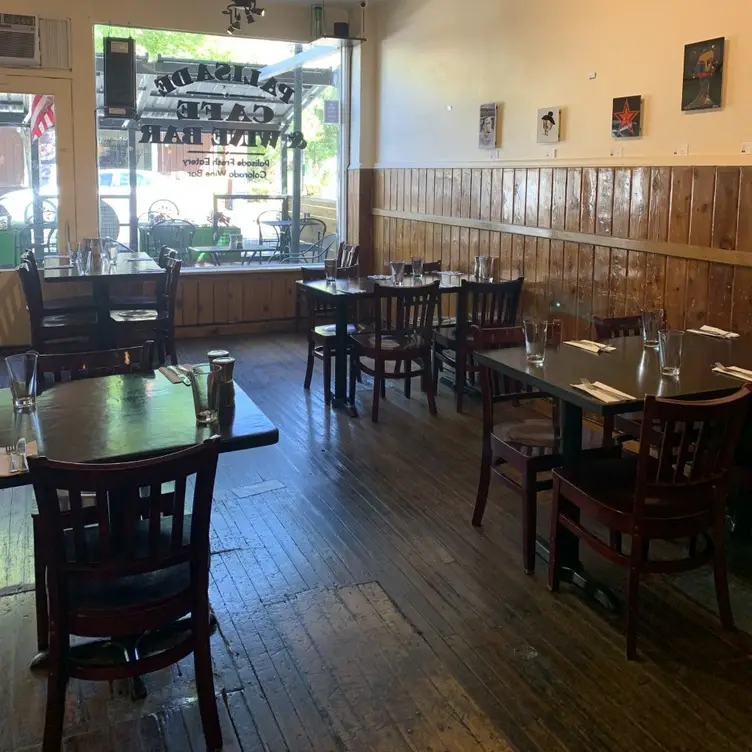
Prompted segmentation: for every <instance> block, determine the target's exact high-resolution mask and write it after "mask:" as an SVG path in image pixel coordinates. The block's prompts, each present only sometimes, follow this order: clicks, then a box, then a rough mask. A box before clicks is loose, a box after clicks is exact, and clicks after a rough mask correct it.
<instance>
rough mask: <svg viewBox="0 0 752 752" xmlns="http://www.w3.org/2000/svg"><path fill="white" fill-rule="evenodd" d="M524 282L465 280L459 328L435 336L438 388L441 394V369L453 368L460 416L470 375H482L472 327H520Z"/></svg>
mask: <svg viewBox="0 0 752 752" xmlns="http://www.w3.org/2000/svg"><path fill="white" fill-rule="evenodd" d="M523 282H524V278H523V277H519V278H518V279H515V280H512V281H508V282H470V281H469V280H462V285H461V287H460V292H459V296H458V300H457V322H456V324H454V325H450V326H441V327H439V328H438V329H437V330H436V332H435V333H434V361H433V369H434V370H433V379H434V385H435V388H436V389H437V390H438V381H439V369H440V368H443V367H444V366H445V365H449V366H450V367H452V368H453V369H454V389H455V394H456V405H457V412H458V413H459V412H462V403H463V400H464V396H465V383H466V379H467V376H468V374H470V375H471V376H472V377H473V378H474V375H475V374H476V373H477V372H478V367H477V366H476V365H475V363H474V362H473V359H472V352H473V350H474V349H476V346H475V343H474V342H473V339H472V327H473V326H478V327H481V328H492V327H504V326H512V325H513V324H515V323H517V314H518V311H519V305H520V298H521V296H522V285H523Z"/></svg>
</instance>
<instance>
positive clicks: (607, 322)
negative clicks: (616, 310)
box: [593, 316, 642, 342]
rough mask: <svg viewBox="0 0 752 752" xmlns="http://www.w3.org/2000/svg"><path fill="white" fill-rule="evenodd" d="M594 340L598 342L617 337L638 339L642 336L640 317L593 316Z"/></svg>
mask: <svg viewBox="0 0 752 752" xmlns="http://www.w3.org/2000/svg"><path fill="white" fill-rule="evenodd" d="M593 326H594V327H595V338H596V339H597V340H598V341H599V342H603V341H604V340H607V339H616V338H617V337H639V336H640V335H641V334H642V316H615V317H613V318H608V319H606V318H601V317H600V316H593Z"/></svg>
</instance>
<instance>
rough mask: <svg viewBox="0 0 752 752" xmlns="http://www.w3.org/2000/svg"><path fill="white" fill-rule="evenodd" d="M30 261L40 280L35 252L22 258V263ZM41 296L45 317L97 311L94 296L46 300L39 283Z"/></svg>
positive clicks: (26, 252) (26, 253) (24, 254)
mask: <svg viewBox="0 0 752 752" xmlns="http://www.w3.org/2000/svg"><path fill="white" fill-rule="evenodd" d="M24 261H28V263H29V266H30V267H31V268H32V270H33V271H34V272H36V275H37V278H39V265H38V264H37V259H36V256H35V255H34V251H25V252H24V253H23V254H22V256H21V262H22V263H23V262H24ZM39 294H40V296H41V297H42V308H43V310H44V315H45V316H54V315H56V314H66V313H81V312H82V311H96V308H97V304H96V303H95V301H94V297H93V296H92V295H85V296H76V297H68V298H57V299H56V298H44V295H43V292H42V283H41V280H40V282H39Z"/></svg>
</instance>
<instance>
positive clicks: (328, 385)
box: [324, 345, 332, 405]
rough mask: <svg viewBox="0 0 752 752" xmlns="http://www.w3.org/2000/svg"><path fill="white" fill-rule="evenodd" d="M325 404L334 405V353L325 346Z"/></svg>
mask: <svg viewBox="0 0 752 752" xmlns="http://www.w3.org/2000/svg"><path fill="white" fill-rule="evenodd" d="M324 403H325V404H327V405H331V403H332V353H331V351H330V350H329V348H328V347H327V346H326V345H324Z"/></svg>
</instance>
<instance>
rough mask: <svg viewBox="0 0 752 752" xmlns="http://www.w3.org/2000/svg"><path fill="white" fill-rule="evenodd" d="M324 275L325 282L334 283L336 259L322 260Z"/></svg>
mask: <svg viewBox="0 0 752 752" xmlns="http://www.w3.org/2000/svg"><path fill="white" fill-rule="evenodd" d="M324 274H325V275H326V281H327V282H334V280H335V279H337V259H325V260H324Z"/></svg>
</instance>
